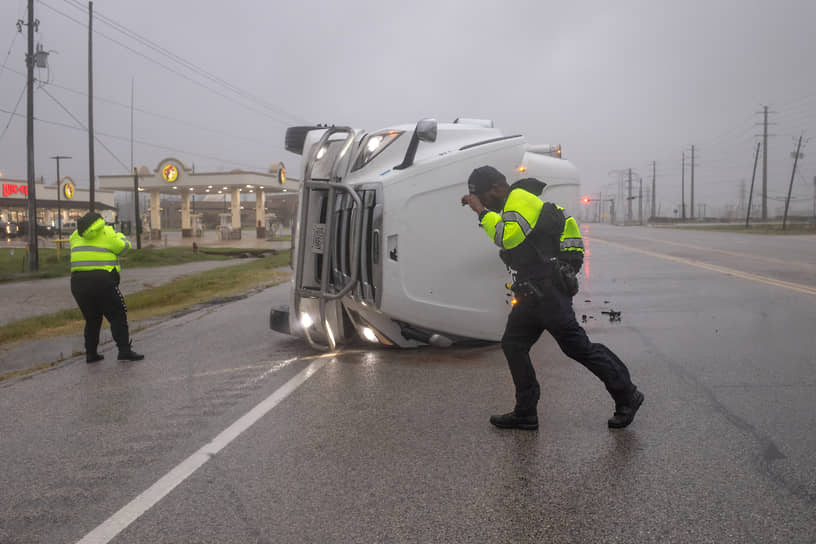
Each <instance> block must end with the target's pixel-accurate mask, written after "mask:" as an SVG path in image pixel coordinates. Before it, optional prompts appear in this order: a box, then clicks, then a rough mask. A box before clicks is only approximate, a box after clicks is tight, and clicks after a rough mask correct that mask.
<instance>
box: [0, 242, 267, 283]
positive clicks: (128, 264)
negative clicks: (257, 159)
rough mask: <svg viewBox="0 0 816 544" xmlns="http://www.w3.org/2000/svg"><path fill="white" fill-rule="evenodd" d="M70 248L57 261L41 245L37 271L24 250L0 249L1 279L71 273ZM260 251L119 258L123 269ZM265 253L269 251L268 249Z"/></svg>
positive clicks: (160, 251)
mask: <svg viewBox="0 0 816 544" xmlns="http://www.w3.org/2000/svg"><path fill="white" fill-rule="evenodd" d="M69 251H70V250H68V249H67V248H66V249H61V250H60V259H59V260H57V250H56V249H50V248H40V249H39V251H38V253H39V264H40V266H39V270H38V271H37V272H36V273H33V274H32V273H29V272H28V254H27V253H26V251H25V249H21V248H14V249H0V281H19V280H30V279H38V278H57V277H61V276H68V275H69V274H70V273H71V259H70V252H69ZM262 252H263V251H262V250H254V249H239V248H199V251H198V253H193V250H192V248H190V247H168V248H153V247H148V248H142V249H132V250H130V251H129V252H128V253H127V254H126V255H125V256H124V257H122V258H121V259H120V261H121V263H122V266H123V267H124V268H126V269H127V268H152V267H155V266H168V265H173V264H184V263H192V262H198V261H225V260H227V259H230V258H233V257H236V256H243V255H250V256H259V255H260V253H262ZM267 253H268V251H267Z"/></svg>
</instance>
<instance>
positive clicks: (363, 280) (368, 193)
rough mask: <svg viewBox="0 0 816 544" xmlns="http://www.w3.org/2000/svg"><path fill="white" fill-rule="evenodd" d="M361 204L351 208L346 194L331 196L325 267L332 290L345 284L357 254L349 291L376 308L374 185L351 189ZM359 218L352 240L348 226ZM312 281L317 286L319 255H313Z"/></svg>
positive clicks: (378, 210) (378, 223)
mask: <svg viewBox="0 0 816 544" xmlns="http://www.w3.org/2000/svg"><path fill="white" fill-rule="evenodd" d="M355 190H356V192H357V194H358V195H359V197H360V201H361V202H362V209H358V208H357V207H356V206H355V205H354V201H353V200H352V198H351V196H349V195H348V194H346V193H338V194H336V195H335V202H334V213H333V214H332V218H331V221H332V222H333V224H332V228H331V231H332V236H331V237H332V239H331V240H330V242H329V244H328V247H327V252H326V253H325V255H328V258H329V259H331V261H330V266H329V270H330V272H329V274H330V278H329V284H330V285H331V286H332V287H333V288H334V289H336V290H339V289H341V288H342V287H343V286H344V285H346V284H348V282H349V280H350V278H351V269H352V266H353V259H354V258H355V255H357V254H358V251H357V245H358V244H359V246H360V251H359V259H360V260H359V263H358V266H359V275H358V280H357V284H356V285H355V286H354V288H353V289H352V291H351V296H353V297H354V298H355V299H357V300H359V301H362V302H365V303H367V304H373V305H377V306H379V303H380V299H381V292H380V291H381V284H382V264H381V262H380V250H381V248H380V238H381V232H382V202H381V200H382V199H381V196H380V195H381V189H380V188H379V187H378V185H375V184H366V185H361V186H358V187H356V188H355ZM320 208H321V213H320V221H321V222H325V221H327V219H328V217H327V208H328V206H327V202H326V196H323V197H322V198H321V206H320ZM358 214H361V218H360V219H361V221H362V225H361V227H362V228H361V231H362V232H361V237H360V240H355V239H354V236H353V234H354V233H353V232H352V230H353V229H352V226H353V225H354V221H355V220H356V218H357V215H358ZM315 258H316V263H315V264H316V266H315V281H316V282H318V283H319V282H320V280H321V277H320V274H321V272H320V271H321V269H322V267H321V265H322V260H323V258H324V256H323V255H315Z"/></svg>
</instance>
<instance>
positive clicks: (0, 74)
mask: <svg viewBox="0 0 816 544" xmlns="http://www.w3.org/2000/svg"><path fill="white" fill-rule="evenodd" d="M24 6H25V2H23V1H21V2H20V9H18V10H17V13H20V12H21V11H23V9H22V8H23V7H24ZM21 17H22V15H20V16H18V17H17V18H18V19H20V18H21ZM17 34H20V33H19V32H15V33H14V35H13V36H12V37H11V45H9V48H8V52H7V53H6V58H5V59H3V66H0V76H2V75H3V70H5V69H6V63H7V62H8V59H9V57H10V56H11V51H12V49H14V44H15V43H17Z"/></svg>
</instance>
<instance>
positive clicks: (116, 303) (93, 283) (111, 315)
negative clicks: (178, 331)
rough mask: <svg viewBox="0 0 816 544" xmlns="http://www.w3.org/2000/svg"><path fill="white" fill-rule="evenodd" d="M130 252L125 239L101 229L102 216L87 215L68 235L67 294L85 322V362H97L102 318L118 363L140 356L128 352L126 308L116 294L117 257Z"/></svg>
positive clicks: (130, 351)
mask: <svg viewBox="0 0 816 544" xmlns="http://www.w3.org/2000/svg"><path fill="white" fill-rule="evenodd" d="M129 249H130V242H129V241H128V240H127V239H126V238H125V235H124V234H122V233H119V232H116V231H114V230H113V228H112V227H109V226H107V225H105V220H104V219H102V216H101V215H99V214H98V213H95V212H89V213H86V214H85V215H83V216H82V218H81V219H80V220H79V221H77V230H75V231H74V232H73V233H72V234H71V293H72V294H73V295H74V299H75V300H76V301H77V304H78V305H79V309H80V310H81V311H82V316H83V317H84V318H85V360H86V361H87V362H89V363H95V362H97V361H101V360H102V359H104V357H103V356H102V355H101V354H100V353H99V351H98V350H97V349H98V345H99V330H100V328H101V327H102V317H103V316H104V317H105V318H107V320H108V322H110V327H111V335H112V336H113V339H114V341H115V342H116V345H117V347H118V348H119V357H118V358H119V360H120V361H138V360H140V359H144V355H141V354H139V353H136V352H135V351H133V349H132V348H131V342H130V339H129V337H128V323H127V307H126V306H125V299H124V298H123V297H122V293H121V292H119V270H120V267H119V256H120V255H123V254H124V253H125V252H127V251H128V250H129Z"/></svg>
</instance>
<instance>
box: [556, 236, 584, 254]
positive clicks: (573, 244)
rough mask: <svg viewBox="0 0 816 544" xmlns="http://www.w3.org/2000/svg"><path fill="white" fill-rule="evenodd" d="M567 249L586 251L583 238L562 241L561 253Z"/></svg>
mask: <svg viewBox="0 0 816 544" xmlns="http://www.w3.org/2000/svg"><path fill="white" fill-rule="evenodd" d="M565 249H584V241H583V240H582V239H581V238H565V239H563V240H561V251H563V250H565Z"/></svg>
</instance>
